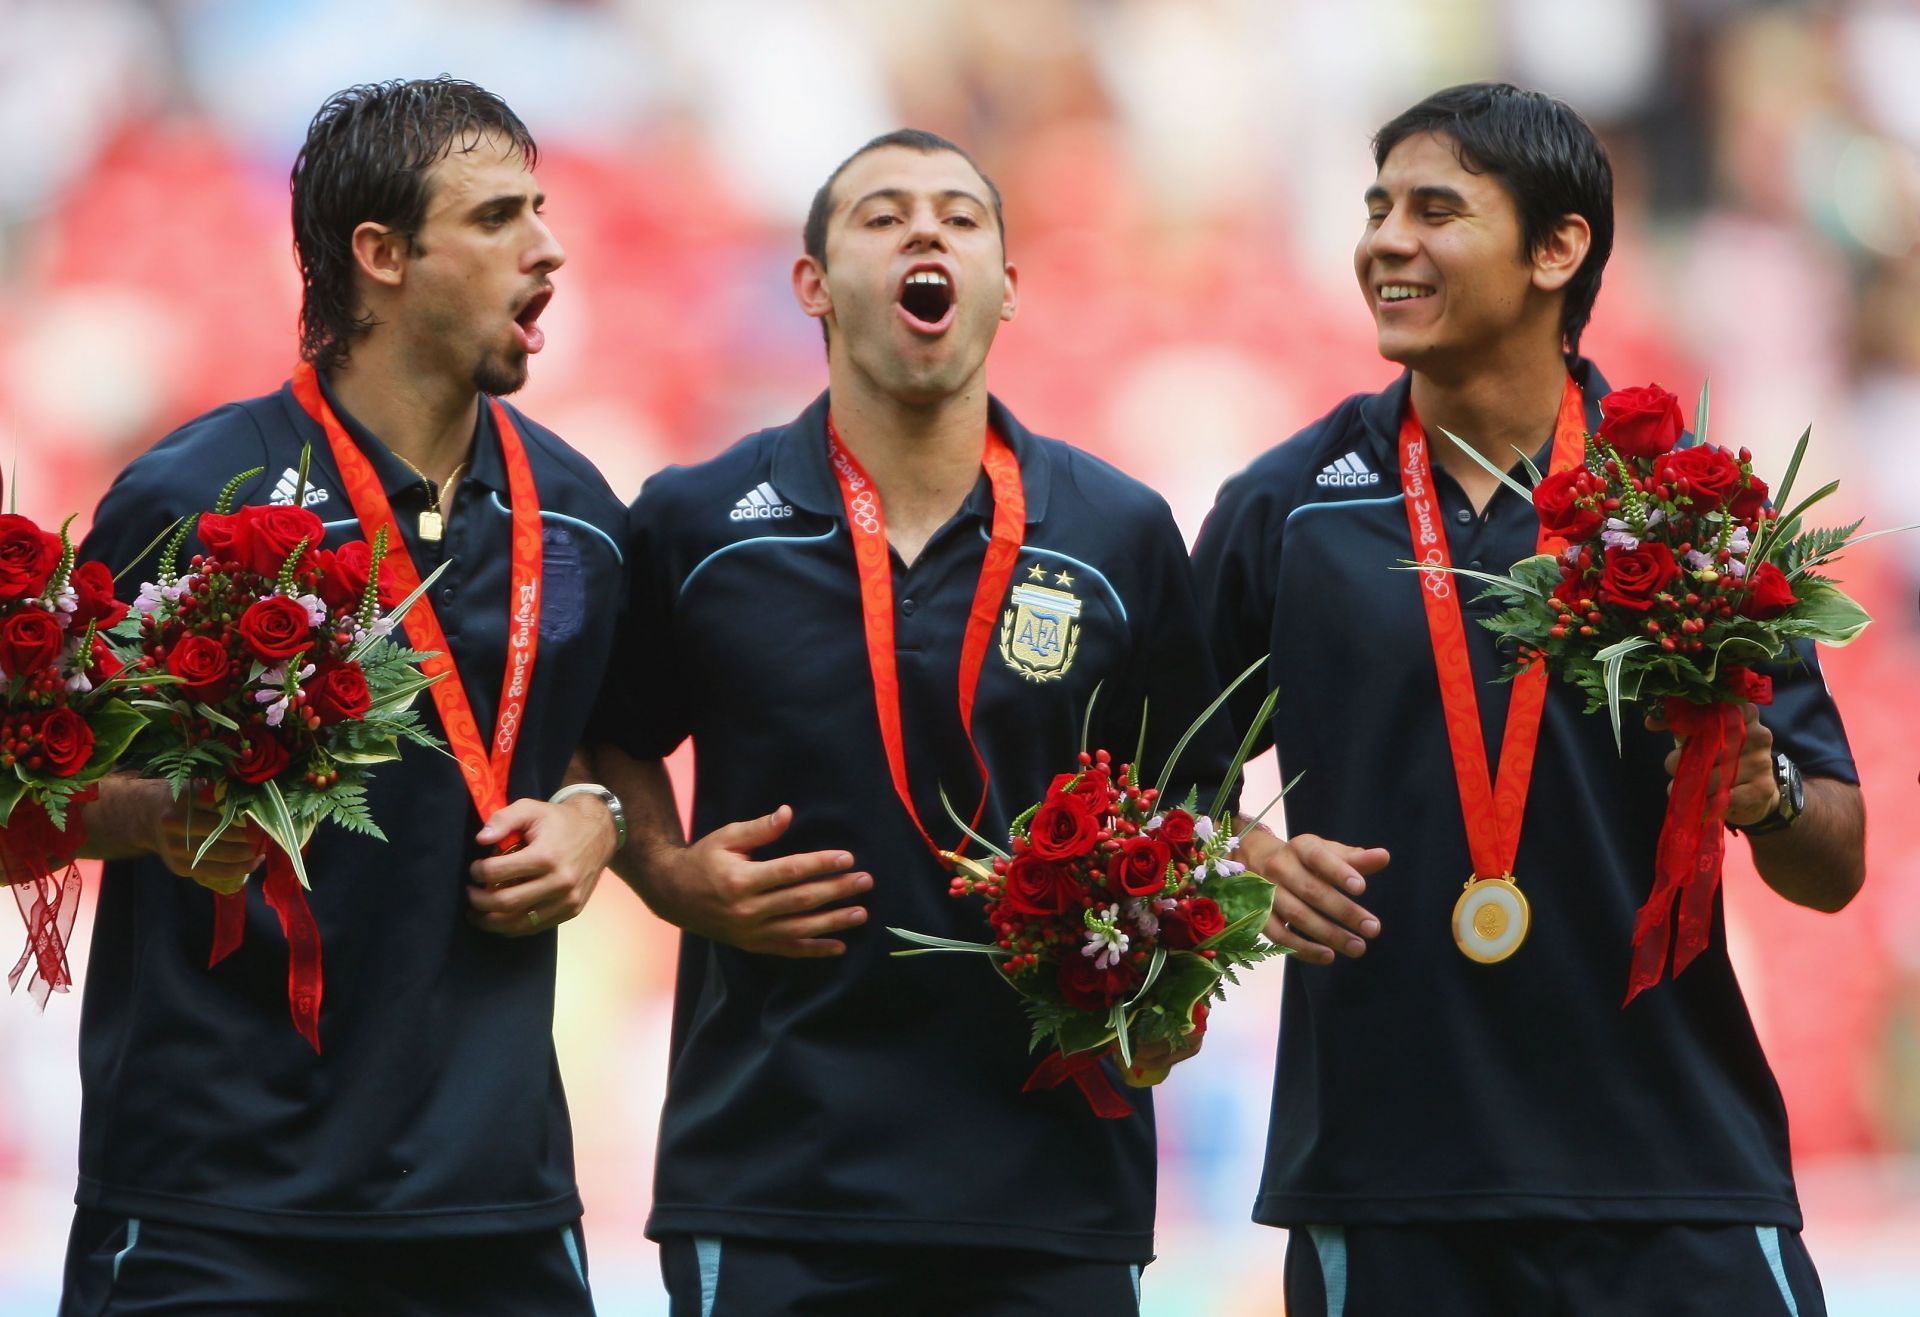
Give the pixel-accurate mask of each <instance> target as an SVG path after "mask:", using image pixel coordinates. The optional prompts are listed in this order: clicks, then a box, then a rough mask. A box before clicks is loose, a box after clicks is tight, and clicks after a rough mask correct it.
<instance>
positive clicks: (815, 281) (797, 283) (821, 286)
mask: <svg viewBox="0 0 1920 1317" xmlns="http://www.w3.org/2000/svg"><path fill="white" fill-rule="evenodd" d="M793 299H794V301H796V302H798V303H800V309H801V310H802V311H805V312H806V313H807V314H808V315H810V316H812V317H813V318H814V319H815V320H825V319H826V318H827V317H828V316H830V315H832V314H833V293H832V291H831V290H830V289H829V288H828V287H827V267H826V266H824V265H822V264H821V263H820V262H819V261H816V260H815V259H814V258H813V257H811V256H802V257H801V258H800V259H799V260H797V261H795V262H794V263H793Z"/></svg>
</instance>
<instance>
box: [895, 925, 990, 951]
mask: <svg viewBox="0 0 1920 1317" xmlns="http://www.w3.org/2000/svg"><path fill="white" fill-rule="evenodd" d="M887 932H889V933H892V934H894V935H895V936H896V937H902V938H905V939H906V940H907V941H909V942H911V943H913V944H914V947H915V949H914V950H911V951H894V952H890V953H889V954H890V955H895V956H925V955H928V954H930V953H931V952H935V951H971V952H973V953H975V954H976V955H982V956H987V957H989V958H990V959H993V960H1005V959H1006V958H1007V957H1008V956H1009V955H1011V954H1012V953H1011V952H1009V951H1008V950H1007V949H1006V948H1005V947H1003V946H1001V945H999V944H998V943H997V942H968V941H965V940H963V939H961V938H957V937H936V936H934V935H933V934H932V933H916V932H914V931H913V930H912V929H907V928H894V927H893V926H892V925H888V926H887Z"/></svg>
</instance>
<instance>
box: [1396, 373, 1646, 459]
mask: <svg viewBox="0 0 1920 1317" xmlns="http://www.w3.org/2000/svg"><path fill="white" fill-rule="evenodd" d="M1567 373H1568V374H1570V375H1572V376H1573V380H1574V383H1576V384H1578V385H1579V386H1580V393H1581V395H1582V397H1583V398H1584V400H1585V402H1586V404H1587V433H1589V434H1592V433H1593V432H1594V431H1596V430H1598V429H1599V428H1600V400H1601V399H1602V398H1604V397H1606V396H1607V394H1609V393H1610V392H1612V388H1611V386H1610V385H1608V383H1607V381H1606V379H1605V378H1604V377H1603V376H1602V375H1601V374H1600V368H1599V367H1598V366H1596V365H1594V364H1593V363H1592V362H1591V361H1589V360H1587V358H1585V357H1569V358H1568V359H1567ZM1412 388H1413V372H1412V371H1410V370H1406V371H1401V372H1400V378H1398V379H1396V380H1395V381H1394V382H1393V383H1392V384H1389V385H1388V386H1387V387H1386V388H1384V389H1382V390H1381V391H1380V392H1378V393H1376V394H1373V395H1371V396H1370V397H1368V398H1366V399H1365V400H1363V401H1362V402H1361V404H1360V423H1361V427H1362V429H1363V430H1364V432H1365V441H1366V443H1367V445H1368V446H1369V448H1370V449H1371V450H1372V454H1373V456H1374V457H1375V458H1376V459H1377V460H1378V461H1379V462H1380V463H1382V466H1381V467H1379V468H1376V469H1384V470H1388V471H1398V470H1399V469H1400V418H1401V417H1402V416H1403V415H1405V414H1406V409H1407V394H1408V393H1409V392H1410V391H1411V390H1412ZM1547 442H1548V444H1549V445H1550V444H1551V443H1552V439H1551V437H1549V439H1548V441H1547Z"/></svg>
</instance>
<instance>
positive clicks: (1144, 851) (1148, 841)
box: [1107, 836, 1173, 896]
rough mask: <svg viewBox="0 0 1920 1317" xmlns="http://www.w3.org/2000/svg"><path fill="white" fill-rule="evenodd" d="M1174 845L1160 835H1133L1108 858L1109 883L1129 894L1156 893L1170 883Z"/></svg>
mask: <svg viewBox="0 0 1920 1317" xmlns="http://www.w3.org/2000/svg"><path fill="white" fill-rule="evenodd" d="M1172 862H1173V848H1172V847H1170V846H1168V845H1167V844H1166V843H1165V842H1164V841H1161V840H1160V839H1159V838H1157V837H1152V836H1141V837H1129V838H1127V840H1126V842H1125V844H1123V845H1122V846H1121V847H1120V849H1119V850H1117V851H1115V852H1114V853H1113V858H1112V859H1110V860H1108V861H1107V884H1108V885H1109V886H1110V887H1112V888H1114V889H1115V890H1117V891H1122V892H1125V893H1126V894H1127V895H1128V896H1153V895H1155V894H1156V893H1158V892H1159V890H1160V889H1161V888H1162V887H1165V886H1166V884H1167V865H1169V864H1171V863H1172Z"/></svg>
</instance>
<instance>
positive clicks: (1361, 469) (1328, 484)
mask: <svg viewBox="0 0 1920 1317" xmlns="http://www.w3.org/2000/svg"><path fill="white" fill-rule="evenodd" d="M1313 483H1314V484H1316V485H1319V486H1320V487H1321V488H1323V489H1352V488H1354V487H1355V486H1357V485H1377V484H1379V483H1380V473H1379V472H1378V471H1369V470H1368V469H1367V464H1366V463H1365V462H1362V461H1361V460H1360V454H1358V453H1348V454H1347V455H1346V456H1345V457H1340V458H1335V459H1334V460H1333V461H1331V462H1329V463H1327V464H1326V465H1325V466H1323V467H1321V468H1320V474H1319V475H1317V476H1315V477H1314V478H1313Z"/></svg>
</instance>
